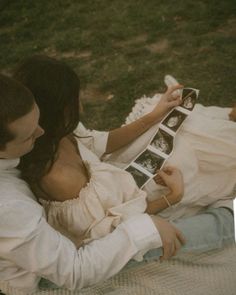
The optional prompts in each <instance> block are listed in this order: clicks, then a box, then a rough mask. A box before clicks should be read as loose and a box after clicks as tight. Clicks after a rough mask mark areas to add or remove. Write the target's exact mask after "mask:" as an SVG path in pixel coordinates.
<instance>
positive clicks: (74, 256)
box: [0, 75, 233, 295]
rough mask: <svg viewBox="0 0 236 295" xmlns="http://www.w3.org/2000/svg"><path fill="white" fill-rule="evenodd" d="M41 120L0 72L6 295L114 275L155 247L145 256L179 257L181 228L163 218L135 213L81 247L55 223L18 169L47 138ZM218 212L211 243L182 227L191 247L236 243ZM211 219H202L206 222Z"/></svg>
mask: <svg viewBox="0 0 236 295" xmlns="http://www.w3.org/2000/svg"><path fill="white" fill-rule="evenodd" d="M39 115H40V114H39V109H38V107H37V105H36V104H35V101H34V97H33V95H32V93H31V92H30V91H29V90H28V89H26V88H25V87H24V86H23V85H21V84H20V83H18V82H17V81H15V80H13V79H11V78H8V77H6V76H3V75H0V216H1V218H0V290H2V291H3V292H4V293H7V294H12V295H14V294H24V295H25V294H32V293H33V292H34V291H35V290H36V289H37V286H38V283H39V281H40V278H41V277H44V278H46V279H48V280H50V281H52V282H54V283H55V284H56V285H58V286H62V287H65V288H69V289H72V290H73V289H76V288H83V287H85V286H89V285H91V284H95V283H97V282H99V281H102V280H104V279H107V278H109V277H110V276H112V275H114V274H116V273H117V272H118V271H119V270H120V269H121V268H122V267H124V266H125V264H126V263H127V262H128V261H129V260H130V259H131V258H132V257H133V256H134V255H136V254H137V253H138V252H142V253H146V252H147V251H149V250H151V249H153V250H151V251H149V253H148V254H147V255H146V257H147V258H148V257H151V256H155V257H157V256H160V253H159V252H158V251H157V250H158V248H160V247H163V256H162V257H163V259H168V258H170V257H171V256H173V255H175V254H176V252H177V251H178V250H179V248H180V246H181V245H182V244H184V237H183V235H182V233H181V232H180V231H179V230H178V229H177V228H176V227H175V226H173V225H172V224H170V223H168V222H167V221H165V220H163V219H161V218H159V217H157V216H154V217H150V216H148V215H146V214H140V215H138V216H135V217H133V218H132V219H130V220H128V221H126V222H124V223H122V224H120V225H119V226H118V227H117V228H116V229H115V230H114V231H113V232H112V233H111V234H109V235H108V236H106V237H105V238H103V239H101V240H96V241H93V242H92V243H90V244H88V245H86V246H85V247H81V248H79V249H76V248H75V246H74V244H73V243H72V242H71V241H70V240H68V239H67V238H66V237H64V236H63V235H61V234H60V233H59V232H57V231H55V230H54V229H53V228H52V227H50V226H49V224H48V223H47V221H46V219H45V213H44V211H43V208H42V207H41V206H40V204H38V203H37V201H36V199H35V197H34V195H33V194H32V192H31V191H30V189H29V187H28V186H27V184H26V183H25V182H24V181H23V180H21V179H20V175H19V171H18V170H17V169H16V167H17V165H18V163H19V157H21V156H22V155H24V154H26V153H28V152H29V151H30V150H31V149H32V148H33V147H34V142H35V140H36V139H37V138H38V137H39V136H41V135H43V132H44V131H43V130H42V129H41V127H40V126H39V125H38V121H39ZM212 210H213V211H214V209H212ZM215 210H218V211H214V212H213V211H212V213H211V220H210V222H208V226H207V224H206V223H205V224H204V225H205V228H207V230H213V231H215V232H213V233H215V235H214V234H213V235H211V236H210V240H209V239H208V238H209V237H208V236H209V235H208V232H205V231H203V234H202V241H203V242H201V243H200V242H199V240H201V239H200V238H201V236H200V237H199V233H200V235H201V229H196V235H198V236H197V238H196V235H195V234H191V232H192V231H190V230H189V229H188V224H189V223H191V221H192V226H194V224H195V223H196V219H194V218H192V219H191V218H188V219H186V220H180V221H179V222H178V223H177V226H178V227H179V228H180V229H181V231H182V230H183V232H184V234H185V235H186V237H187V240H188V243H187V244H186V246H185V249H189V248H190V249H192V248H198V247H199V248H203V247H202V245H203V244H204V245H205V244H206V246H204V249H208V248H213V247H214V246H215V243H214V242H215V241H217V242H218V245H217V246H221V245H222V243H223V242H227V241H231V240H233V229H232V228H233V227H232V226H231V223H233V218H232V215H231V213H230V212H229V211H228V210H227V209H222V208H220V209H215ZM208 215H209V214H207V213H206V214H205V215H204V216H202V217H201V218H202V221H201V222H204V218H206V217H207V218H208V217H209V216H208ZM199 217H200V216H199ZM196 218H197V217H196ZM201 224H203V223H201ZM218 224H220V226H218ZM215 228H217V230H216V229H215ZM218 228H219V230H218ZM205 237H207V239H208V240H207V239H205ZM213 237H214V238H213ZM225 237H226V238H225ZM211 243H214V246H212V245H211ZM209 245H210V246H209ZM204 249H203V250H204Z"/></svg>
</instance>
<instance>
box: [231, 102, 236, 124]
mask: <svg viewBox="0 0 236 295" xmlns="http://www.w3.org/2000/svg"><path fill="white" fill-rule="evenodd" d="M229 119H230V120H231V121H234V122H236V104H235V105H234V107H233V108H232V111H231V112H230V113H229Z"/></svg>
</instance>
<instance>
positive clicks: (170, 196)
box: [166, 191, 183, 205]
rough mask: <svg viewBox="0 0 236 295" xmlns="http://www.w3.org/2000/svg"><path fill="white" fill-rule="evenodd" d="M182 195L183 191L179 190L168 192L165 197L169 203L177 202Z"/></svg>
mask: <svg viewBox="0 0 236 295" xmlns="http://www.w3.org/2000/svg"><path fill="white" fill-rule="evenodd" d="M182 197H183V193H182V192H181V191H175V192H170V193H169V194H168V195H166V198H167V199H168V201H169V202H170V204H171V205H174V204H176V203H178V202H179V201H180V200H181V199H182Z"/></svg>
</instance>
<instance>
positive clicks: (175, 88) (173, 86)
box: [167, 84, 184, 94]
mask: <svg viewBox="0 0 236 295" xmlns="http://www.w3.org/2000/svg"><path fill="white" fill-rule="evenodd" d="M183 87H184V86H183V85H181V84H177V85H172V86H170V87H168V88H167V93H168V94H171V93H173V92H174V91H176V90H179V89H182V88H183Z"/></svg>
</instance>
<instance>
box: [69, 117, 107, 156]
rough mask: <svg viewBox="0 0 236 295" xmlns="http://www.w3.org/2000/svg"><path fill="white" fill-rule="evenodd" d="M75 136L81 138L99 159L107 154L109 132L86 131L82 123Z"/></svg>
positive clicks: (75, 131)
mask: <svg viewBox="0 0 236 295" xmlns="http://www.w3.org/2000/svg"><path fill="white" fill-rule="evenodd" d="M74 134H75V135H77V136H78V137H80V141H81V142H82V143H83V144H84V145H85V146H86V147H87V148H88V149H89V150H91V151H92V152H94V153H95V154H96V155H97V156H98V157H99V158H101V157H102V155H103V154H104V153H105V151H106V146H107V140H108V134H109V132H107V131H97V130H89V129H86V128H85V127H84V125H83V124H82V123H81V122H80V123H79V124H78V126H77V128H76V129H75V130H74Z"/></svg>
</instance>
